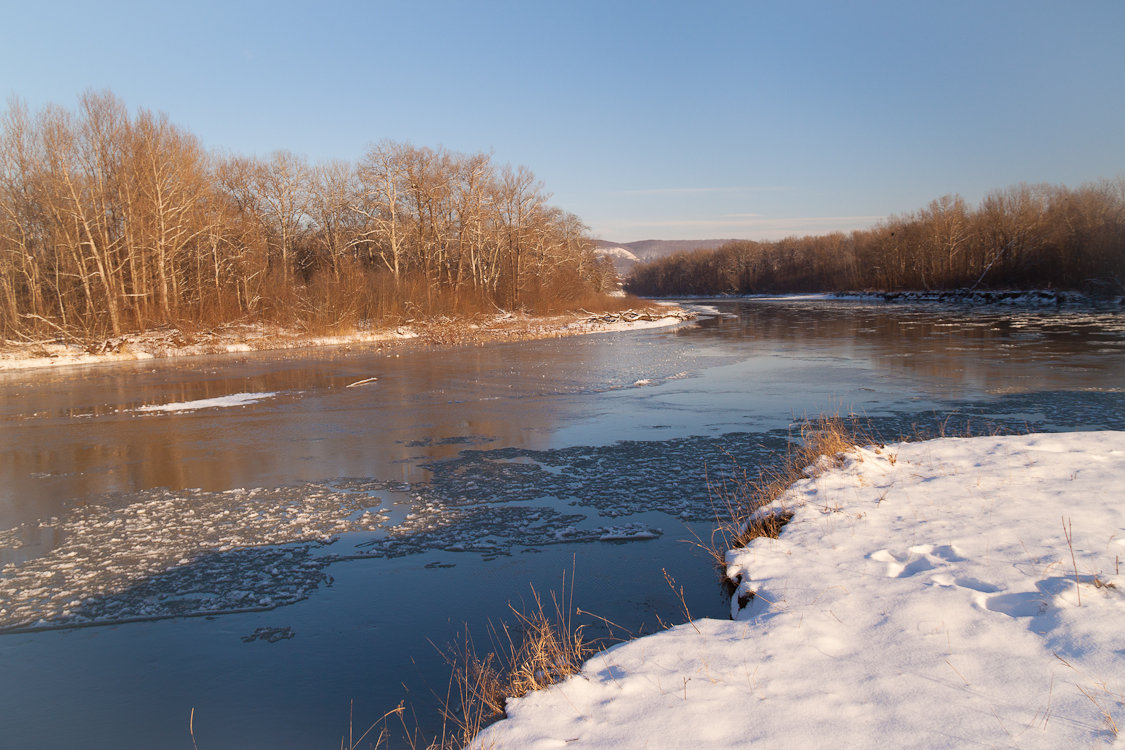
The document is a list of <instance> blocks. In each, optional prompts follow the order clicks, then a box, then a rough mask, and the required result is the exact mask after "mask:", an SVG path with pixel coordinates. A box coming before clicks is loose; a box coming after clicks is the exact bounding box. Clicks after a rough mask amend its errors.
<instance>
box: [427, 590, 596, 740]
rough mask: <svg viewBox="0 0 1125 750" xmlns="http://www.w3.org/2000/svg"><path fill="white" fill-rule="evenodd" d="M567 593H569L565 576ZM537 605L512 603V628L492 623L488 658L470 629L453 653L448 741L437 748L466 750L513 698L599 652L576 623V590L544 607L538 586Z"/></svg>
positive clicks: (562, 676) (446, 723)
mask: <svg viewBox="0 0 1125 750" xmlns="http://www.w3.org/2000/svg"><path fill="white" fill-rule="evenodd" d="M563 589H564V591H565V589H566V582H565V578H564V581H563ZM531 594H532V605H531V606H530V607H528V608H527V609H526V611H525V610H522V609H519V608H517V607H515V606H514V605H511V604H509V607H510V608H511V610H512V613H513V614H514V615H515V622H514V623H513V624H511V625H509V624H507V623H503V624H501V625H500V627H499V628H496V627H494V626H492V625H491V624H490V625H489V636H490V640H491V649H490V650H489V651H488V652H487V653H486V654H485V655H484V656H483V657H482V656H479V655H478V652H477V650H476V648H475V646H474V644H473V640H472V636H471V635H470V634H469V632H468V629H466V631H465V634H464V636H463V637H462V640H461V642H460V643H458V644H455V645H454V646H453V647H451V648H450V649H449V650H448V651H447V658H448V660H449V663H450V666H451V668H452V671H453V674H452V676H451V678H450V685H449V692H448V694H447V696H446V699H445V706H444V709H443V714H444V716H443V718H444V726H445V728H444V729H443V731H442V737H441V738H439V739H437V740H435V742H434V743H433V744H432V745H431V746H430V747H432V748H442V749H444V748H460V747H464V746H466V745H468V744H469V742H471V741H472V739H473V738H474V737H476V735H477V734H478V733H479V732H480V731H481V729H483V728H484V727H486V726H487V725H489V724H491V723H492V722H494V721H496V720H498V719H501V718H503V717H504V715H505V706H506V704H507V701H508V699H509V698H518V697H519V696H521V695H525V694H527V693H529V692H531V691H533V690H542V689H543V688H545V687H548V686H550V685H553V684H555V683H556V682H560V681H562V680H564V679H566V678H567V677H569V676H570V675H573V674H577V673H578V672H580V671H581V669H582V663H583V662H584V661H585V660H586V658H587V657H588V656H590V655H591V654H593V653H595V652H596V651H597V650H598V649H597V648H595V647H594V646H593V645H591V644H589V643H587V642H586V641H585V639H584V638H583V634H582V630H583V627H584V626H581V625H578V626H576V625H574V623H573V621H572V619H571V615H570V613H571V612H573V611H574V609H573V602H572V601H571V600H572V599H573V590H571V593H570V597H569V600H568V599H567V597H566V596H565V595H564V597H563V600H562V601H560V600H559V598H558V597H557V596H556V595H555V594H554V593H553V592H552V594H551V604H550V607H549V608H545V607H544V603H543V600H542V599H541V598H540V596H539V594H538V592H536V591H535V588H534V587H532V589H531Z"/></svg>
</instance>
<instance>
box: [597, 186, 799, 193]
mask: <svg viewBox="0 0 1125 750" xmlns="http://www.w3.org/2000/svg"><path fill="white" fill-rule="evenodd" d="M792 189H793V188H791V187H785V186H782V185H727V186H722V187H667V188H643V189H637V190H614V191H612V192H613V194H614V195H705V194H713V193H776V192H781V191H784V190H792Z"/></svg>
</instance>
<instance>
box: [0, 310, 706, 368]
mask: <svg viewBox="0 0 1125 750" xmlns="http://www.w3.org/2000/svg"><path fill="white" fill-rule="evenodd" d="M695 316H696V313H694V312H692V311H689V310H685V309H683V308H682V307H680V306H678V305H674V304H672V303H667V302H661V303H656V304H654V305H649V306H647V307H644V308H641V309H639V310H626V311H623V312H612V313H591V312H589V311H586V310H583V311H580V312H574V313H567V314H558V315H530V314H526V313H512V312H499V313H496V314H494V315H476V316H472V317H466V318H450V317H445V316H442V317H438V318H432V319H426V320H413V321H410V322H408V323H405V324H403V325H397V326H387V327H382V328H362V329H360V330H355V331H351V332H348V333H340V334H335V335H317V334H313V333H310V332H308V331H303V330H300V329H297V328H286V327H283V326H278V325H272V324H265V323H233V324H228V325H223V326H217V327H214V328H200V329H191V328H189V327H182V326H173V325H168V326H161V327H159V328H152V329H149V330H147V331H138V332H135V333H129V334H124V335H122V336H114V337H112V338H107V339H103V340H98V341H94V342H91V341H78V340H73V339H72V340H69V341H68V340H63V339H62V338H59V339H54V340H44V341H31V342H15V341H4V342H0V371H6V370H26V369H32V368H43V367H56V366H60V365H82V364H101V363H107V362H129V361H137V360H146V359H163V358H168V357H183V356H198V355H208V354H226V353H245V352H252V351H270V350H290V349H302V348H310V347H330V346H337V347H353V346H363V347H373V348H375V349H380V348H384V347H391V346H450V345H467V344H484V343H489V342H493V341H525V340H533V339H546V338H558V337H562V336H578V335H584V334H589V333H607V332H611V331H622V330H634V329H642V328H655V327H660V326H669V325H675V324H676V323H680V322H682V321H685V320H690V319H692V318H694V317H695Z"/></svg>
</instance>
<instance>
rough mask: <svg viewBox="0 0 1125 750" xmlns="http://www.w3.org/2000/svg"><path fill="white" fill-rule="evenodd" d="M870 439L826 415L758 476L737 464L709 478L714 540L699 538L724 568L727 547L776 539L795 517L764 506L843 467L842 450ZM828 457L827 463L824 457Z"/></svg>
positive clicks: (806, 427) (806, 425) (805, 426)
mask: <svg viewBox="0 0 1125 750" xmlns="http://www.w3.org/2000/svg"><path fill="white" fill-rule="evenodd" d="M868 442H871V441H870V440H867V439H866V437H865V436H864V435H863V433H862V432H861V431H860V430H859V428H858V427H856V426H854V425H853V424H850V423H849V422H847V421H845V420H844V419H843V418H841V417H839V416H821V417H818V418H817V419H815V420H810V421H806V422H804V423H803V424H802V425H801V428H800V441H799V442H797V441H792V440H791V441H790V443H789V446H788V448H787V450H786V453H785V455H784V456H782V457H780V460H779V461H777V462H775V463H773V464H771V465H769V466H767V467H766V468H762V469H760V470H759V472H758V475H757V477H753V476H751V475H749V474H748V473H747V472H746V471H745V470H743V469H741V468H740V467H738V466H737V465H736V466H735V474H734V475H733V476H724V477H720V478H719V479H718V480H711V478H710V477H709V478H708V486H709V488H710V491H711V503H712V506H713V507H714V508H715V529H714V531H712V533H711V539H710V541H709V542H700V546H701V547H703V548H704V549H705V550H707V552H708V553H710V555H711V556H712V558H713V559H714V561H715V565H716V566H717V567H718V568H719V569H720V570H724V569H725V566H726V553H727V551H728V550H732V549H738V548H740V547H745V546H746V545H747V544H748V543H749V542H750V541H751V540H752V539H757V538H758V537H763V536H764V537H769V538H771V539H776V538H777V537H778V535H779V534H780V533H781V529H782V528H783V527H784V526H785V524H787V523H789V521H790V520H791V519H792V518H793V513H792V511H789V510H787V509H770V510H763V509H764V508H766V506H769V505H771V504H773V503H774V502H775V501H777V500H778V499H779V498H781V496H782V495H784V494H785V492H786V491H787V490H788V489H789V488H790V487H791V486H792V485H793V483H794V482H796V481H797V480H799V479H804V478H805V477H807V476H809V475H810V472H812V473H814V474H815V473H819V472H820V471H824V470H825V469H827V468H830V467H832V466H837V465H839V463H840V461H841V457H842V454H844V453H846V452H847V451H849V450H851V449H852V448H855V447H856V446H857V445H863V444H866V443H868ZM822 457H825V458H826V459H827V461H825V460H824V459H822Z"/></svg>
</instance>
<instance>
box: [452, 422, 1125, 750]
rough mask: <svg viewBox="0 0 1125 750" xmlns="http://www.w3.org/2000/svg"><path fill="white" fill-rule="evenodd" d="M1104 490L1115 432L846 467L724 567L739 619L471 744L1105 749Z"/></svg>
mask: <svg viewBox="0 0 1125 750" xmlns="http://www.w3.org/2000/svg"><path fill="white" fill-rule="evenodd" d="M1122 487H1125V432H1097V433H1068V434H1051V435H1042V434H1041V435H1026V436H1016V437H984V438H973V439H941V440H934V441H928V442H921V443H914V444H899V445H892V446H887V447H885V448H880V449H874V448H868V449H864V450H858V451H855V452H853V453H852V454H850V455H849V456H848V458H847V459H846V460H845V462H844V464H843V466H842V467H840V468H838V469H833V470H830V471H828V472H826V473H824V474H821V475H819V476H816V477H812V478H809V479H806V480H803V481H801V482H798V483H797V484H796V485H794V486H793V488H792V489H791V490H790V491H789V492H788V494H786V495H785V496H784V497H783V498H782V500H781V501H780V502H779V503H778V505H777V507H778V508H780V507H782V506H784V508H786V509H789V510H793V511H795V512H796V515H795V517H794V519H793V520H792V521H791V522H790V523H789V525H788V526H787V527H786V528H785V530H784V531H783V532H782V534H781V536H780V538H778V539H767V538H760V539H756V540H754V541H753V542H752V543H751V544H750V545H749V546H748V547H746V548H745V549H739V550H734V551H732V552H730V553H729V554H728V556H727V574H728V576H730V577H731V578H732V579H733V580H734V581H735V582H736V583H737V587H738V590H737V592H736V594H735V596H734V597H732V612H733V615H734V617H735V618H736V619H734V620H733V621H730V622H726V621H718V620H697V621H695V622H694V623H689V624H686V625H681V626H678V627H676V628H673V629H671V630H668V631H665V632H662V633H659V634H656V635H653V636H648V637H645V638H641V639H638V640H635V641H631V642H628V643H625V644H623V645H621V646H618V647H615V648H612V649H610V650H608V651H606V652H604V653H602V654H600V655H598V656H596V657H594V658H592V659H591V660H590V661H589V662H587V664H586V666H585V668H584V670H583V672H582V673H581V674H580V675H578V676H575V677H572V678H570V679H568V680H566V681H565V682H562V683H560V684H558V685H555V686H553V687H552V688H549V689H547V690H544V691H539V692H535V693H530V694H528V695H526V696H524V697H522V698H519V699H514V700H511V701H509V703H508V715H509V718H508V719H507V720H504V721H501V722H499V723H497V724H494V725H493V726H491V727H489V728H488V729H486V730H485V731H484V732H483V733H482V734H481V735H480V736H479V737H478V738H477V739H476V741H474V743H473V744H472V745H471V746H472V747H478V748H486V747H521V748H547V747H560V746H561V745H562V744H563V743H564V742H565V743H566V744H567V747H598V748H601V747H604V748H610V747H612V748H643V747H746V746H754V745H757V744H759V743H760V744H761V745H762V746H765V747H825V746H835V745H837V744H839V745H846V746H848V747H859V748H884V747H965V746H1003V747H1021V748H1059V747H1090V746H1099V747H1123V746H1125V737H1122V736H1119V735H1118V731H1119V730H1125V630H1123V629H1122V627H1121V623H1122V622H1125V576H1123V575H1122V574H1121V572H1120V558H1121V557H1125V504H1123V503H1122V502H1121V488H1122ZM1068 537H1069V539H1068Z"/></svg>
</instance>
